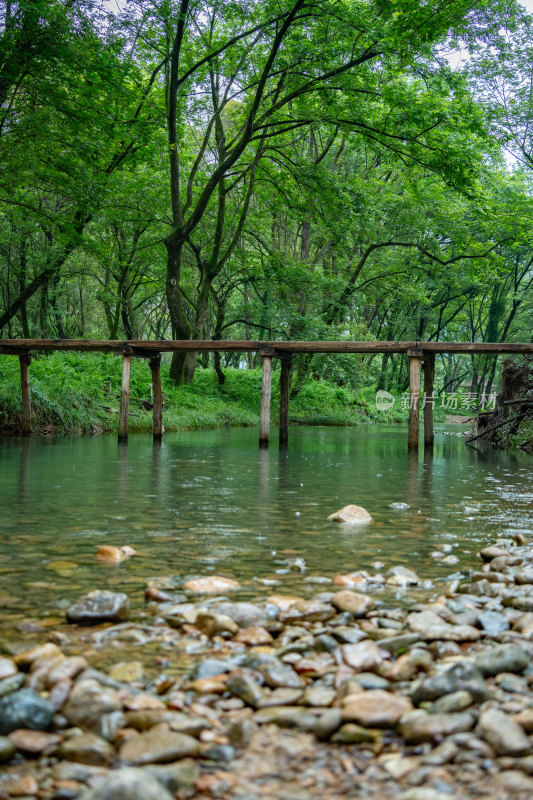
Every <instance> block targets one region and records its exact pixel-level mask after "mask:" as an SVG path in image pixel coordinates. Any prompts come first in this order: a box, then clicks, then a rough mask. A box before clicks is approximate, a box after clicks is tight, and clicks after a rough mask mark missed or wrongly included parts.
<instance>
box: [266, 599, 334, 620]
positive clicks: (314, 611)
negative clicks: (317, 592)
mask: <svg viewBox="0 0 533 800" xmlns="http://www.w3.org/2000/svg"><path fill="white" fill-rule="evenodd" d="M334 616H335V609H334V608H333V607H332V606H330V605H329V604H326V603H320V602H318V601H317V600H299V601H298V602H297V603H294V604H293V605H291V607H290V608H289V609H287V611H281V612H280V615H279V619H280V621H282V622H285V623H292V622H296V623H298V622H326V621H327V620H328V619H331V618H332V617H334Z"/></svg>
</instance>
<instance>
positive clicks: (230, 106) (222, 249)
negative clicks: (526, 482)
mask: <svg viewBox="0 0 533 800" xmlns="http://www.w3.org/2000/svg"><path fill="white" fill-rule="evenodd" d="M2 15H3V16H2V19H1V28H2V33H1V42H2V44H1V48H0V99H1V116H0V337H1V338H17V337H24V338H32V337H33V338H38V337H42V338H54V337H58V338H106V339H129V338H133V339H141V338H147V339H163V338H167V339H170V338H175V339H270V340H274V339H283V340H291V339H293V340H294V339H297V340H298V339H307V340H309V339H310V340H313V339H352V340H380V339H381V340H415V339H420V340H428V341H429V340H435V341H473V342H498V341H511V342H512V341H523V342H529V341H531V336H532V324H531V323H532V314H533V306H532V297H533V295H532V292H531V287H532V284H533V247H532V241H531V228H532V225H531V222H532V218H533V204H532V191H531V190H532V174H531V168H532V166H533V129H532V126H531V122H532V118H533V92H532V77H533V27H532V17H530V16H529V14H528V12H527V10H526V9H524V8H523V7H521V6H520V5H519V4H516V3H514V2H503V1H501V2H500V1H499V0H497V1H496V2H494V0H493V1H492V2H485V0H482V2H474V3H472V2H470V0H469V1H468V2H466V0H449V1H448V2H442V0H425V2H413V1H412V0H276V2H272V1H271V0H241V1H240V2H234V1H233V0H214V1H212V2H211V1H210V2H198V1H197V0H180V2H175V0H128V1H127V2H123V1H122V0H115V1H114V2H112V1H111V0H108V1H107V2H96V1H95V0H19V1H18V2H17V1H16V0H7V2H6V3H5V4H4V6H3V11H2ZM210 359H212V362H211V363H210ZM198 366H201V367H207V366H210V367H214V369H215V371H216V374H217V376H218V381H219V382H220V383H221V384H222V383H223V382H224V380H225V371H226V370H228V368H231V367H241V368H242V367H245V366H247V367H249V368H250V369H252V368H253V367H254V366H256V359H255V358H254V357H253V355H252V354H249V356H247V357H245V358H244V357H239V355H238V354H226V355H218V356H214V355H211V356H207V355H204V356H202V357H201V359H200V360H199V359H198V356H197V355H196V354H194V353H191V354H184V353H175V354H174V356H173V359H172V363H171V364H170V380H171V382H172V383H173V384H174V385H178V386H179V385H183V384H190V383H191V382H192V380H193V376H194V373H195V370H196V368H197V367H198ZM438 371H439V376H440V377H439V382H440V385H441V387H442V388H444V389H446V388H447V387H448V388H450V387H451V388H452V389H454V388H455V389H459V387H461V386H463V388H464V387H467V388H468V391H469V393H470V395H471V396H472V395H480V394H481V393H482V392H485V393H486V394H490V392H491V391H492V388H493V385H494V382H495V380H496V379H497V375H496V360H495V358H494V357H493V356H490V355H472V356H471V357H469V359H468V361H467V360H466V358H463V359H461V360H459V359H458V358H457V357H453V356H442V357H439V364H438ZM320 378H324V379H327V380H329V381H331V382H333V383H334V384H336V385H337V386H339V387H344V386H346V387H354V386H356V385H359V386H360V385H361V383H363V384H365V385H372V386H373V387H374V390H375V389H376V388H377V389H392V388H396V389H398V390H400V391H401V390H404V389H405V388H406V387H407V381H408V376H407V363H406V360H405V359H403V358H402V357H401V356H394V355H390V356H387V355H384V356H370V357H365V358H363V357H358V358H353V357H349V356H345V357H343V356H337V357H335V358H328V357H325V356H315V357H313V358H312V359H310V358H309V357H301V358H298V359H296V362H295V365H294V372H293V385H292V392H293V395H297V394H298V392H299V390H300V389H301V387H302V386H303V385H304V383H305V381H306V380H309V379H320Z"/></svg>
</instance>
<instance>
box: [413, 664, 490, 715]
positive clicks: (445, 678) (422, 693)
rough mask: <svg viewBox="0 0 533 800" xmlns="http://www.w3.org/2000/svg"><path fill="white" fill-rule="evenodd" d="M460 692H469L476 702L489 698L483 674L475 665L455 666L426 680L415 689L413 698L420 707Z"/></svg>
mask: <svg viewBox="0 0 533 800" xmlns="http://www.w3.org/2000/svg"><path fill="white" fill-rule="evenodd" d="M458 691H466V692H469V693H470V694H471V695H472V697H474V698H475V699H476V700H484V699H485V698H486V697H487V687H486V685H485V681H484V679H483V674H482V673H481V671H480V670H479V669H477V668H476V667H475V666H474V665H473V664H469V663H463V664H461V663H459V664H454V666H452V667H449V668H448V669H447V670H445V671H444V672H441V673H440V674H437V675H432V676H430V677H429V678H426V679H425V680H423V681H421V682H420V683H418V685H416V686H415V687H414V690H413V692H412V697H413V702H414V704H415V705H420V703H423V702H425V701H428V700H437V699H438V698H439V697H442V696H443V695H445V694H452V693H454V692H458Z"/></svg>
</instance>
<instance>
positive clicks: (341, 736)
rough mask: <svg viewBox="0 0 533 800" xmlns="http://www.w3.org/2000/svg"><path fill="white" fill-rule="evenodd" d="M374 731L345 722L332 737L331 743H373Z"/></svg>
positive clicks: (374, 738)
mask: <svg viewBox="0 0 533 800" xmlns="http://www.w3.org/2000/svg"><path fill="white" fill-rule="evenodd" d="M375 740H376V731H372V730H370V729H368V728H363V727H362V726H361V725H356V724H355V723H354V722H347V723H345V724H344V725H342V726H341V727H340V728H339V730H338V731H337V732H336V733H335V734H334V735H333V736H332V741H333V742H338V743H339V744H366V743H371V742H375Z"/></svg>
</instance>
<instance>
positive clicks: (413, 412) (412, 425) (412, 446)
mask: <svg viewBox="0 0 533 800" xmlns="http://www.w3.org/2000/svg"><path fill="white" fill-rule="evenodd" d="M407 355H408V356H409V433H408V437H407V449H408V450H418V425H419V419H418V417H419V410H420V358H421V356H422V353H421V351H420V350H408V351H407Z"/></svg>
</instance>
